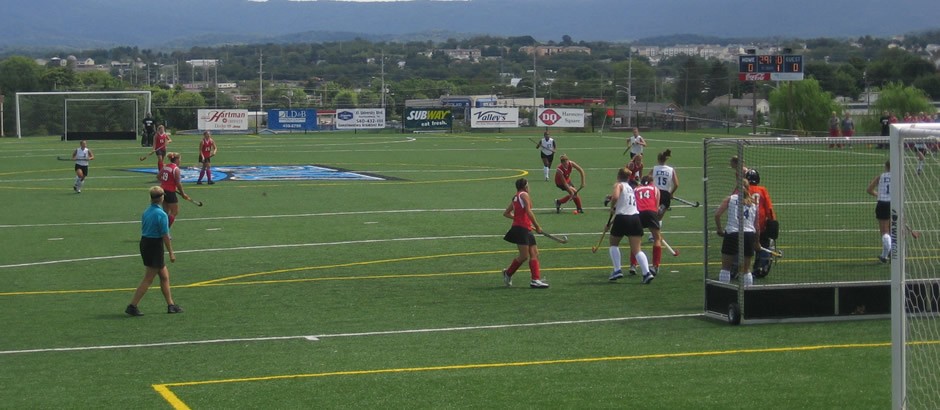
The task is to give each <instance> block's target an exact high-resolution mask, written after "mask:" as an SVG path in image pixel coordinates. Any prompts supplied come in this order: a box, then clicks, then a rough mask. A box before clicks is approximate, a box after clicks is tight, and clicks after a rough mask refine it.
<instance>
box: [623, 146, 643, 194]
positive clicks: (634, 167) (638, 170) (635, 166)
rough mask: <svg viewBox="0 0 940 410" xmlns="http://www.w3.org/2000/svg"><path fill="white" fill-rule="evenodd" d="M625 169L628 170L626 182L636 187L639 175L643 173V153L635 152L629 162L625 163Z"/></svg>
mask: <svg viewBox="0 0 940 410" xmlns="http://www.w3.org/2000/svg"><path fill="white" fill-rule="evenodd" d="M627 169H628V170H630V175H629V177H630V180H629V181H627V183H629V184H630V186H632V187H636V186H637V185H638V184H639V182H640V177H641V176H642V175H643V154H636V155H634V156H633V158H630V162H628V163H627Z"/></svg>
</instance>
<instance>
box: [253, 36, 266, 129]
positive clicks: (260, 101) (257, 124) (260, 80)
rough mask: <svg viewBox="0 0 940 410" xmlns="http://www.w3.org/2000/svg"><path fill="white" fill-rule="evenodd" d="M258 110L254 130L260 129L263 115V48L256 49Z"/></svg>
mask: <svg viewBox="0 0 940 410" xmlns="http://www.w3.org/2000/svg"><path fill="white" fill-rule="evenodd" d="M258 112H259V116H256V117H255V130H256V131H255V132H259V131H257V130H260V129H261V117H260V115H264V50H258Z"/></svg>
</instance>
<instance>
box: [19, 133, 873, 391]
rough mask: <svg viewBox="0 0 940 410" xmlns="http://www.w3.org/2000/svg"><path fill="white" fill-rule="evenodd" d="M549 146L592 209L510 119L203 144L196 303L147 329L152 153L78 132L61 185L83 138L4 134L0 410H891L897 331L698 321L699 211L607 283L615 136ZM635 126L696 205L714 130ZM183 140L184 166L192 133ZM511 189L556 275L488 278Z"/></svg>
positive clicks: (192, 155) (153, 311)
mask: <svg viewBox="0 0 940 410" xmlns="http://www.w3.org/2000/svg"><path fill="white" fill-rule="evenodd" d="M554 134H555V137H556V139H557V140H558V143H559V146H560V149H559V152H563V153H567V154H568V155H569V156H570V157H571V159H572V160H574V161H575V162H577V163H578V164H580V165H581V166H582V167H583V168H584V169H585V170H586V171H587V181H586V182H587V184H586V187H585V188H584V189H583V191H581V195H582V197H583V198H584V200H585V204H584V205H585V211H586V212H585V213H584V214H580V215H576V214H572V213H571V211H572V210H573V209H574V208H573V204H570V203H569V204H567V206H566V207H565V208H563V210H562V211H563V212H561V213H560V214H556V213H555V208H554V205H553V200H554V199H555V198H559V197H561V196H562V195H561V191H559V190H558V189H557V188H555V187H554V184H553V183H551V182H546V181H544V180H543V176H542V170H541V163H540V160H539V157H538V153H537V151H536V150H535V149H534V148H533V144H532V143H531V142H530V141H529V140H528V138H536V137H537V136H536V135H535V134H533V133H529V134H526V133H525V131H513V132H502V133H482V134H477V133H474V134H456V135H453V134H414V135H412V134H388V133H382V134H371V133H363V132H358V133H351V132H345V133H329V132H322V133H313V134H306V135H303V134H280V135H264V136H234V135H217V136H216V137H215V139H216V142H217V144H218V145H219V153H218V155H217V156H216V157H215V158H214V159H213V166H215V167H219V168H220V170H222V169H226V170H228V177H227V178H225V179H219V180H218V182H217V183H216V184H215V185H212V186H208V185H195V184H193V183H191V182H187V183H185V186H186V192H187V193H189V194H190V195H191V196H192V197H193V198H194V199H197V200H200V201H203V202H204V203H205V206H203V207H196V206H194V205H192V204H190V203H187V202H181V203H180V204H179V206H180V215H179V218H178V219H177V221H176V223H175V224H174V226H173V227H172V235H173V243H174V248H175V249H176V251H177V261H176V263H173V264H170V265H169V269H170V273H171V278H172V283H173V290H174V298H175V299H176V301H177V303H178V304H180V305H181V306H182V307H183V309H184V310H185V312H184V313H182V314H177V315H168V314H166V313H165V312H166V306H165V304H164V302H163V298H162V297H161V295H160V292H159V289H158V288H156V287H154V288H152V289H151V290H150V292H148V294H147V295H146V296H145V297H144V299H143V301H142V302H141V303H140V309H141V310H142V311H143V312H144V313H145V316H143V317H128V316H127V315H125V314H124V313H123V311H124V307H125V306H126V305H127V303H128V302H129V300H130V298H131V295H132V292H133V289H134V288H135V287H136V286H137V284H138V283H139V281H140V279H141V277H142V276H143V272H144V268H143V266H142V265H141V261H140V257H139V255H138V249H137V242H138V239H139V237H140V222H139V221H140V214H141V212H142V211H143V210H144V209H145V208H146V207H147V205H148V201H149V197H148V195H147V189H148V187H150V186H151V185H154V184H155V182H154V175H153V174H150V173H144V172H135V171H133V169H137V168H141V169H144V168H145V169H154V170H155V160H154V158H153V157H151V158H148V159H147V161H146V162H141V161H139V160H138V157H140V156H141V155H142V154H145V153H146V149H145V148H141V147H140V146H139V145H136V144H135V143H134V142H131V141H90V143H89V146H90V148H91V149H92V150H93V151H94V153H95V155H96V157H97V159H95V160H94V161H92V163H91V171H90V175H89V177H88V179H87V181H86V183H85V186H84V189H83V190H82V193H80V194H76V193H74V192H73V190H72V183H73V179H74V173H73V170H72V169H73V166H72V163H71V162H69V161H60V160H57V157H58V156H62V157H67V156H69V155H70V152H71V150H72V149H74V148H75V147H77V145H78V144H77V142H62V141H59V140H58V139H52V138H23V139H11V138H6V139H0V192H2V197H3V201H2V203H3V205H2V208H0V209H2V212H0V248H2V249H3V252H2V253H0V312H2V318H0V386H2V387H0V407H4V408H125V409H126V408H136V409H144V408H155V409H159V408H171V407H175V408H196V409H198V408H322V407H326V408H370V407H371V408H378V407H384V408H664V409H665V408H689V409H700V408H719V409H729V408H742V409H754V408H851V409H861V408H885V407H888V406H889V405H890V380H891V379H890V361H891V360H890V333H889V332H890V330H889V325H890V323H889V322H888V321H886V320H868V321H851V322H836V323H787V324H774V325H755V326H737V327H734V326H729V325H727V324H726V323H723V322H718V321H712V320H707V319H705V318H704V317H703V316H702V310H703V309H702V306H703V285H702V282H703V273H704V272H703V267H702V266H703V263H702V262H703V244H702V242H703V241H702V238H703V232H702V230H703V226H702V225H703V223H702V221H703V208H691V207H688V206H680V205H674V206H673V209H672V211H670V212H669V213H668V214H667V217H666V218H667V219H666V224H665V227H664V234H665V235H666V237H667V238H668V240H669V243H670V244H671V245H672V246H673V247H674V248H675V249H676V250H678V251H679V252H680V255H679V256H678V257H672V256H671V255H668V253H664V256H663V268H662V269H661V270H660V274H659V275H658V276H657V278H656V280H655V281H653V283H652V284H650V285H642V284H641V283H640V280H639V278H638V277H627V278H624V279H622V280H620V281H618V282H615V283H610V282H608V280H607V276H608V275H609V274H610V259H609V256H608V254H607V247H606V246H602V247H601V250H599V251H598V252H597V253H596V254H592V253H591V251H590V249H591V247H592V246H593V245H594V244H596V243H597V240H598V238H599V235H600V232H601V229H602V228H603V225H604V223H605V222H606V220H607V213H606V210H605V209H604V208H603V206H602V205H603V198H604V196H605V195H606V194H607V193H608V192H609V191H610V189H611V186H612V184H613V183H614V180H615V177H616V170H617V168H618V167H620V166H623V165H624V163H625V162H626V160H627V157H624V156H622V153H623V149H624V146H625V139H626V136H627V134H626V133H614V132H604V133H595V134H583V133H566V132H556V133H554ZM723 135H724V134H717V135H714V136H723ZM644 136H645V137H646V138H647V140H648V142H649V146H648V147H647V150H646V152H647V154H656V153H658V152H660V151H662V150H664V149H666V148H670V149H672V152H673V157H672V159H671V160H670V164H672V165H673V166H674V167H676V169H677V170H678V173H679V176H680V188H679V191H678V193H677V195H678V196H680V197H682V198H685V199H688V200H693V201H694V200H702V199H703V198H702V192H703V190H702V185H701V184H702V182H701V177H702V138H704V137H707V136H708V135H705V134H691V133H664V132H651V133H647V134H644ZM173 139H174V141H173V143H172V144H171V146H170V148H171V151H179V152H182V153H183V158H182V159H183V165H184V166H185V167H189V168H191V167H195V166H196V162H195V159H196V150H197V146H198V140H199V136H184V135H176V136H174V137H173ZM648 158H649V159H648V160H647V161H646V164H647V167H648V168H647V169H649V167H651V166H652V165H653V164H654V163H655V160H654V158H655V155H648ZM873 161H875V162H873V163H877V160H873ZM557 164H558V160H557V158H556V161H555V165H557ZM309 165H316V166H320V167H323V168H325V169H322V170H311V169H310V168H309V167H304V166H309ZM234 167H241V168H234ZM265 167H276V168H265ZM334 170H339V171H345V172H346V173H343V172H339V171H334ZM313 171H317V172H313ZM220 172H222V171H219V172H217V178H219V176H220V175H218V174H219V173H220ZM876 172H878V170H877V169H876V168H873V169H872V170H865V172H864V173H863V174H864V178H863V179H868V178H870V176H869V174H872V175H874V173H876ZM311 173H312V174H314V175H316V176H317V178H318V179H301V176H305V175H310V174H311ZM272 177H277V178H278V179H277V180H271V179H270V178H272ZM520 177H526V178H528V179H529V181H530V187H531V196H532V198H533V201H534V202H535V206H536V208H537V209H536V215H537V218H538V219H539V222H540V223H541V224H542V226H543V228H544V229H545V230H546V231H548V232H551V233H553V234H561V235H567V236H568V238H569V239H570V241H569V243H567V244H559V243H556V242H553V241H550V240H548V239H547V238H544V237H541V236H539V237H538V241H539V248H540V251H541V255H540V260H541V266H542V272H543V276H544V277H545V278H546V279H545V280H546V281H547V282H548V283H550V284H551V288H549V289H530V288H529V287H528V286H527V282H528V269H527V267H526V266H525V265H523V267H522V268H521V269H520V270H519V272H518V273H517V274H516V276H515V277H514V282H515V283H514V286H513V287H511V288H506V287H504V286H503V282H502V277H501V273H500V272H501V270H502V269H503V268H505V267H506V266H507V265H508V264H509V262H510V259H511V258H513V256H514V255H515V254H516V249H515V247H514V245H511V244H509V243H507V242H505V241H503V239H502V236H503V234H504V233H505V232H506V230H508V228H509V225H510V221H509V220H508V219H505V218H504V217H503V216H502V212H503V209H504V208H505V207H506V206H507V205H508V203H509V200H510V199H511V198H512V196H513V194H514V192H515V189H514V186H513V182H514V180H516V179H517V178H520ZM256 178H260V180H258V179H256ZM357 178H359V179H357ZM574 180H575V182H576V183H577V181H578V178H577V175H575V176H574ZM859 189H863V187H862V188H859ZM870 226H871V229H872V231H874V233H877V230H876V226H875V223H874V221H870ZM873 235H874V234H873ZM866 243H868V242H866ZM605 244H606V241H605ZM793 244H794V245H795V244H796V243H795V242H794V243H793ZM807 246H812V244H809V245H807ZM644 248H646V250H647V252H648V251H649V245H648V244H647V243H646V242H644ZM624 253H625V254H626V252H624ZM625 259H626V258H625Z"/></svg>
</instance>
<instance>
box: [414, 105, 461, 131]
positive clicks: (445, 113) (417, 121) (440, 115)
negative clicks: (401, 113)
mask: <svg viewBox="0 0 940 410" xmlns="http://www.w3.org/2000/svg"><path fill="white" fill-rule="evenodd" d="M453 124H454V114H453V113H452V112H451V109H450V108H406V109H405V128H418V129H451V128H452V127H453Z"/></svg>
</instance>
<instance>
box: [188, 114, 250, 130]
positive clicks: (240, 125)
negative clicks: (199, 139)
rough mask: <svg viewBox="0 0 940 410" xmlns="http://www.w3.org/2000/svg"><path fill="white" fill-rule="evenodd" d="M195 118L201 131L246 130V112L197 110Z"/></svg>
mask: <svg viewBox="0 0 940 410" xmlns="http://www.w3.org/2000/svg"><path fill="white" fill-rule="evenodd" d="M196 116H197V117H198V127H199V129H201V130H209V131H212V130H247V129H248V110H199V111H198V112H197V113H196Z"/></svg>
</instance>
